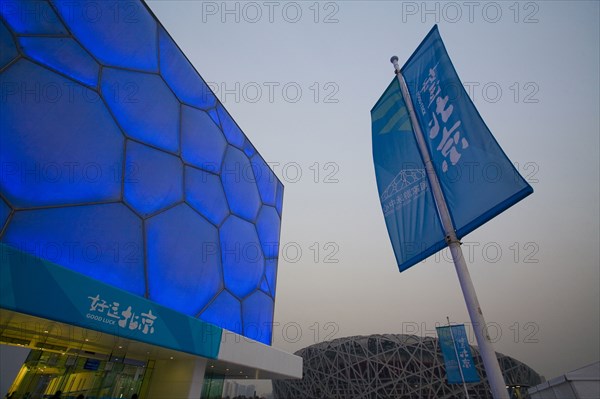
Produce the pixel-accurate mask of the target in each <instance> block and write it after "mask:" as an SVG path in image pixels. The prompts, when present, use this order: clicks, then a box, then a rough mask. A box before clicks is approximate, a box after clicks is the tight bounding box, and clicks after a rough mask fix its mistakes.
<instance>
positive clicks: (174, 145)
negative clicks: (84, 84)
mask: <svg viewBox="0 0 600 399" xmlns="http://www.w3.org/2000/svg"><path fill="white" fill-rule="evenodd" d="M101 86H102V94H103V96H104V99H105V100H106V102H107V104H108V105H109V107H110V109H111V110H112V112H113V114H114V115H115V117H116V118H117V120H118V121H119V124H120V125H121V127H123V129H124V130H125V133H126V134H127V135H129V136H130V137H132V138H135V139H137V140H140V141H143V142H144V143H147V144H150V145H154V146H157V147H160V148H163V149H165V150H167V151H171V152H175V153H176V152H178V151H179V101H177V99H176V98H175V96H174V95H173V93H172V92H171V90H169V88H168V87H167V86H166V85H165V82H164V81H163V80H162V79H161V78H160V76H158V75H154V74H148V73H140V72H131V71H124V70H121V69H114V68H104V69H103V70H102V82H101Z"/></svg>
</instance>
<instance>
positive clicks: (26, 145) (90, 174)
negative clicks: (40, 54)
mask: <svg viewBox="0 0 600 399" xmlns="http://www.w3.org/2000/svg"><path fill="white" fill-rule="evenodd" d="M0 85H1V87H3V88H4V90H5V93H6V97H5V100H4V101H2V102H1V104H0V108H1V109H0V111H1V112H0V142H1V143H2V145H1V146H0V155H1V158H2V162H3V173H2V176H0V189H1V190H2V192H3V193H4V194H5V196H6V198H7V199H8V200H9V202H10V203H11V204H13V205H14V206H16V207H32V206H45V205H61V204H75V203H83V202H101V201H109V200H112V201H114V200H118V199H119V198H120V196H121V182H120V180H119V178H118V170H117V169H115V168H116V167H117V166H118V165H120V164H121V163H122V160H123V141H124V138H123V135H122V134H121V131H120V130H119V129H118V127H117V126H116V125H115V123H114V120H113V119H112V118H111V116H110V113H109V112H108V110H107V109H106V107H105V106H104V103H103V102H102V101H101V99H100V98H99V96H98V95H97V94H96V93H94V92H92V91H91V90H89V89H87V88H85V87H83V86H80V85H78V84H76V83H73V82H72V81H70V80H68V79H66V78H64V77H62V76H60V75H58V74H56V73H54V72H50V71H48V70H47V69H45V68H42V67H40V66H38V65H35V64H33V63H32V62H30V61H27V60H24V59H22V60H19V61H18V62H16V63H15V64H13V65H11V66H10V67H9V68H8V69H7V70H6V71H4V72H3V73H2V74H0ZM73 86H76V88H77V89H78V90H76V91H73V92H68V91H65V88H66V87H73ZM71 94H72V95H71Z"/></svg>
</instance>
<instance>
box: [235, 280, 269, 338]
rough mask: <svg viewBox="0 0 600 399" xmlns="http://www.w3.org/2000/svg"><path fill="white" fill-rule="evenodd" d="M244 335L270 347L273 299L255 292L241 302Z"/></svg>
mask: <svg viewBox="0 0 600 399" xmlns="http://www.w3.org/2000/svg"><path fill="white" fill-rule="evenodd" d="M242 320H243V322H244V335H245V336H246V337H248V338H251V339H254V340H256V341H259V342H262V343H264V344H267V345H271V336H272V331H271V328H270V327H269V326H271V325H272V323H273V299H272V298H271V297H269V296H268V295H267V294H265V293H264V292H261V291H257V292H255V293H254V294H252V295H251V296H249V297H248V298H246V299H245V300H244V301H243V302H242Z"/></svg>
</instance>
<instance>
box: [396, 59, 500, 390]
mask: <svg viewBox="0 0 600 399" xmlns="http://www.w3.org/2000/svg"><path fill="white" fill-rule="evenodd" d="M390 61H391V62H392V64H394V68H395V70H396V76H397V77H398V82H399V83H400V89H401V90H402V95H403V97H404V98H405V103H406V107H407V108H408V113H409V114H410V120H411V122H412V125H413V128H414V132H415V138H416V139H417V144H418V146H419V151H420V152H421V156H422V158H423V162H424V163H425V170H426V171H427V177H428V178H429V183H430V184H431V190H432V191H433V198H434V200H435V204H436V206H437V209H438V213H439V216H440V219H441V221H442V226H443V227H444V232H445V235H446V242H447V243H448V247H449V248H450V253H451V254H452V260H453V261H454V266H455V268H456V274H457V275H458V281H459V282H460V287H461V289H462V292H463V296H464V297H465V302H466V304H467V311H468V312H469V317H470V318H471V323H472V324H473V330H474V331H475V338H476V339H477V345H478V346H479V353H480V355H481V358H482V360H483V366H484V368H485V372H486V375H487V379H488V382H489V384H490V388H491V390H492V396H493V397H494V399H510V397H509V396H508V391H507V390H506V383H505V382H504V377H503V376H502V371H501V370H500V364H499V363H498V358H497V357H496V352H495V351H494V347H493V346H492V341H491V340H490V336H489V335H488V332H487V328H486V324H485V319H484V318H483V313H482V312H481V307H480V306H479V300H478V299H477V295H476V293H475V287H474V286H473V281H472V280H471V275H470V274H469V269H467V263H466V262H465V257H464V256H463V253H462V249H461V248H460V241H459V240H458V237H456V231H455V230H454V225H453V224H452V218H451V217H450V212H449V211H448V206H447V205H446V200H445V198H444V193H443V192H442V188H441V186H440V182H439V180H438V178H437V174H436V173H435V169H434V168H433V162H432V161H431V157H430V156H429V150H428V149H427V144H426V143H425V138H424V136H423V132H422V131H421V128H420V127H419V122H418V121H417V117H416V115H415V110H414V108H413V104H412V100H411V98H410V93H409V92H408V87H407V86H406V82H405V81H404V77H403V76H402V74H401V73H400V67H399V65H398V57H396V56H394V57H392V58H391V60H390Z"/></svg>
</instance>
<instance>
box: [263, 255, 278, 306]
mask: <svg viewBox="0 0 600 399" xmlns="http://www.w3.org/2000/svg"><path fill="white" fill-rule="evenodd" d="M265 277H266V278H267V284H269V289H270V290H271V297H273V298H275V286H276V285H277V259H267V260H266V261H265Z"/></svg>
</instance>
